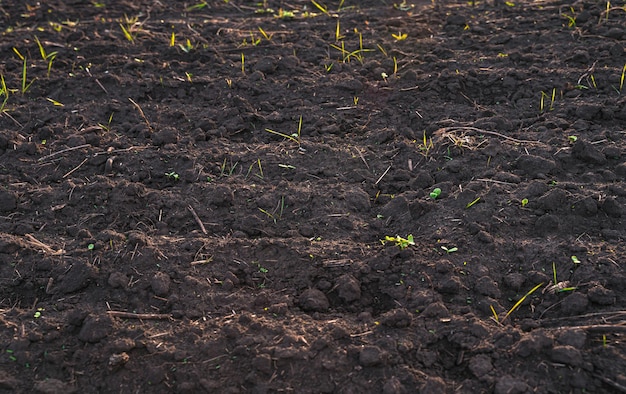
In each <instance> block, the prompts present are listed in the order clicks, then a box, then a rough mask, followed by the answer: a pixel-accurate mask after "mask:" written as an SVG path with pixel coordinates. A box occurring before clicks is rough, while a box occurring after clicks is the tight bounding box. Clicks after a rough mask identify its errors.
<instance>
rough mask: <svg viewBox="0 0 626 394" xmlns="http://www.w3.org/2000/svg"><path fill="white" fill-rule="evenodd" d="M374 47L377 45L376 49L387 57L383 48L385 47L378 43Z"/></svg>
mask: <svg viewBox="0 0 626 394" xmlns="http://www.w3.org/2000/svg"><path fill="white" fill-rule="evenodd" d="M376 47H378V50H379V51H380V53H382V54H383V55H385V57H387V51H386V50H385V48H383V47H382V46H381V45H380V44H376Z"/></svg>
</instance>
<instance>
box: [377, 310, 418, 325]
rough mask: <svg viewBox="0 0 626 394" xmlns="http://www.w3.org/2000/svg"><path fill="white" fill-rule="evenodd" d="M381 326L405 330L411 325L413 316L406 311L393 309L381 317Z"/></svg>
mask: <svg viewBox="0 0 626 394" xmlns="http://www.w3.org/2000/svg"><path fill="white" fill-rule="evenodd" d="M380 322H381V324H383V325H385V326H388V327H396V328H404V327H408V326H410V325H411V314H410V313H409V312H408V311H407V310H406V309H401V308H398V309H393V310H390V311H389V312H385V313H383V314H382V315H381V316H380Z"/></svg>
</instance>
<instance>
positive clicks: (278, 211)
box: [259, 196, 285, 223]
mask: <svg viewBox="0 0 626 394" xmlns="http://www.w3.org/2000/svg"><path fill="white" fill-rule="evenodd" d="M259 211H261V212H263V213H264V214H266V215H267V217H269V218H270V219H272V220H273V221H274V223H276V222H278V220H280V219H281V218H282V217H283V212H284V211H285V196H281V197H280V201H279V202H278V205H277V206H276V208H274V210H273V211H272V212H269V211H268V210H265V209H263V208H259Z"/></svg>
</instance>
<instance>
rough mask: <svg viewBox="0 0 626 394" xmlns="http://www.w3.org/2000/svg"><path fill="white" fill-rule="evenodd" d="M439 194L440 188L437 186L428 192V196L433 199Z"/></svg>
mask: <svg viewBox="0 0 626 394" xmlns="http://www.w3.org/2000/svg"><path fill="white" fill-rule="evenodd" d="M440 194H441V189H440V188H438V187H437V188H435V189H433V191H432V192H430V198H432V199H433V200H435V199H436V198H437V197H439V195H440Z"/></svg>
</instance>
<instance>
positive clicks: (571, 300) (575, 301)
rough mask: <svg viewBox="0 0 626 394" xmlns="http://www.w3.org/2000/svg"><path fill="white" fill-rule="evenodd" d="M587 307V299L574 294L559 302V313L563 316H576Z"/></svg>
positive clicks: (576, 293) (581, 294) (585, 296)
mask: <svg viewBox="0 0 626 394" xmlns="http://www.w3.org/2000/svg"><path fill="white" fill-rule="evenodd" d="M588 305H589V298H588V297H587V295H586V294H583V293H578V292H574V293H572V294H570V295H568V296H567V297H565V299H563V302H561V312H563V314H565V315H569V316H572V315H577V314H580V313H583V312H584V311H585V310H586V309H587V306H588Z"/></svg>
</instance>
